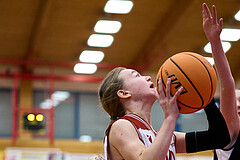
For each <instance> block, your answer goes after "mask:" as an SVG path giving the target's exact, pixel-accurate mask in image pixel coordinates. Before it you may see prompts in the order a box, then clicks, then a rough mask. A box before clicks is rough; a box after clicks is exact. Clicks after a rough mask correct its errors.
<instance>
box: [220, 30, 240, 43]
mask: <svg viewBox="0 0 240 160" xmlns="http://www.w3.org/2000/svg"><path fill="white" fill-rule="evenodd" d="M220 38H221V40H223V41H238V40H239V39H240V29H231V28H224V29H223V30H222V33H221V35H220Z"/></svg>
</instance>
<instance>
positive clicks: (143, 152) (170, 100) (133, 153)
mask: <svg viewBox="0 0 240 160" xmlns="http://www.w3.org/2000/svg"><path fill="white" fill-rule="evenodd" d="M170 82H171V80H170V79H168V81H167V87H166V96H165V94H164V91H163V87H162V81H161V80H160V81H158V85H159V95H158V100H159V102H160V105H161V107H162V108H163V110H164V113H165V119H164V122H163V124H162V127H161V129H160V130H159V132H158V133H157V136H156V138H155V140H154V141H153V143H152V144H151V145H150V146H149V147H145V146H144V145H143V143H142V142H141V141H140V140H139V137H138V135H137V132H136V131H135V128H134V127H133V126H132V124H131V123H130V122H128V121H127V120H118V121H117V122H115V123H114V124H113V126H112V128H111V133H110V141H111V144H110V145H112V146H113V148H115V149H116V150H117V152H119V153H120V154H121V155H122V157H123V158H124V159H132V160H135V159H136V160H146V159H147V160H165V158H166V155H167V152H168V150H169V146H170V143H171V140H172V136H173V132H174V129H175V125H176V120H177V117H178V115H179V110H178V107H177V102H176V100H177V97H178V96H179V95H180V93H181V92H182V89H183V88H180V89H179V90H178V91H177V92H176V93H175V95H174V96H173V97H172V96H171V95H170Z"/></svg>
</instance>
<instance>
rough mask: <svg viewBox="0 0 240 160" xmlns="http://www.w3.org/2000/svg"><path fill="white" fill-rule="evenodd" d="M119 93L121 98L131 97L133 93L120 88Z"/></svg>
mask: <svg viewBox="0 0 240 160" xmlns="http://www.w3.org/2000/svg"><path fill="white" fill-rule="evenodd" d="M117 95H118V97H120V98H129V97H131V94H130V93H129V92H128V91H125V90H118V91H117Z"/></svg>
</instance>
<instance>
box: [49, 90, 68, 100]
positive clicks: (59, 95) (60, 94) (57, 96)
mask: <svg viewBox="0 0 240 160" xmlns="http://www.w3.org/2000/svg"><path fill="white" fill-rule="evenodd" d="M69 97H70V93H69V92H66V91H56V92H54V93H53V94H52V98H53V100H54V101H64V100H66V99H67V98H69Z"/></svg>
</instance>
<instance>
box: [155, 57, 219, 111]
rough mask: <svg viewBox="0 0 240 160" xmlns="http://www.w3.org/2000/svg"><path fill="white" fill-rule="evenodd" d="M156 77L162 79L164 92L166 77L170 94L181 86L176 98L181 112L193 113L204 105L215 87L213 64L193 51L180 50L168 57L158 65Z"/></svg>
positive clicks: (211, 96)
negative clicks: (169, 83)
mask: <svg viewBox="0 0 240 160" xmlns="http://www.w3.org/2000/svg"><path fill="white" fill-rule="evenodd" d="M158 78H161V79H162V84H163V89H164V92H165V89H166V82H167V79H168V78H170V79H171V85H170V86H171V89H170V92H171V95H172V96H173V95H174V94H175V93H176V91H177V90H178V89H179V88H180V87H181V86H183V91H182V93H181V94H180V95H179V97H178V99H177V104H178V107H179V110H180V113H182V114H189V113H194V112H196V111H199V110H201V109H203V108H204V107H206V106H207V105H208V104H209V103H210V101H211V100H212V98H213V96H214V94H215V91H216V87H217V76H216V72H215V69H214V68H213V66H212V65H211V64H210V63H209V62H208V61H207V60H206V59H205V58H204V57H203V56H201V55H199V54H197V53H193V52H181V53H177V54H175V55H173V56H172V57H170V58H168V59H167V60H166V61H165V62H164V63H163V65H162V66H161V67H160V69H159V71H158V74H157V80H158ZM156 86H157V89H158V85H156Z"/></svg>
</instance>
